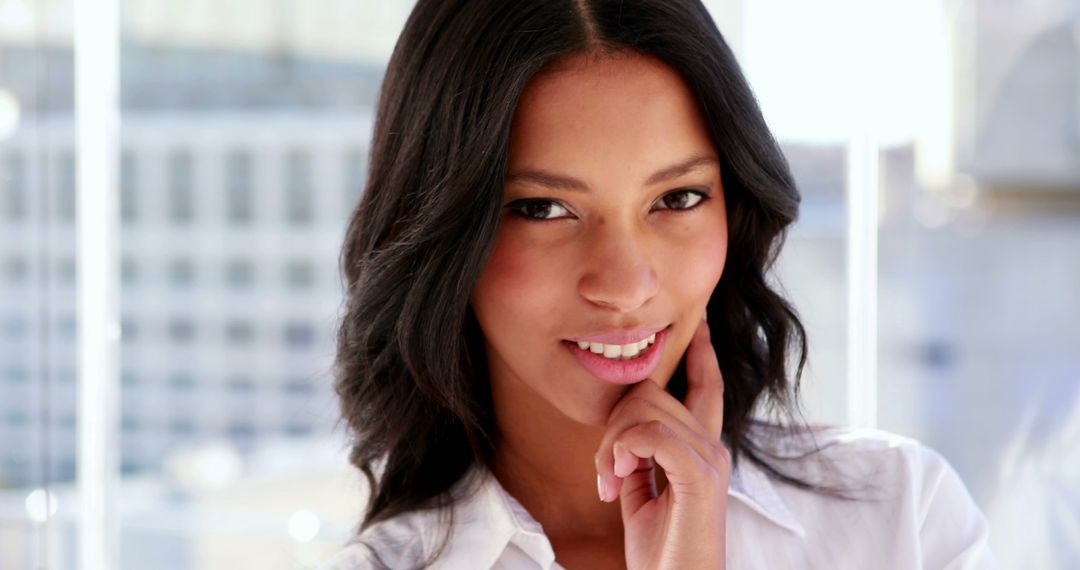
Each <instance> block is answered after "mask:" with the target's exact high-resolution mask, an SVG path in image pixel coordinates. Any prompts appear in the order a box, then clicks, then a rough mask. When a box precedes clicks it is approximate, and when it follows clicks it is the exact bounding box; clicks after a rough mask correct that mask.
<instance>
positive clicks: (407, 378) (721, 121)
mask: <svg viewBox="0 0 1080 570" xmlns="http://www.w3.org/2000/svg"><path fill="white" fill-rule="evenodd" d="M619 52H636V53H641V54H646V55H651V56H655V57H657V58H659V59H660V60H662V61H663V62H665V63H666V64H667V65H669V66H670V67H672V68H673V69H675V70H676V71H677V72H679V73H680V75H681V76H682V78H683V79H684V80H685V81H686V83H687V85H688V86H689V87H690V89H691V91H692V92H693V93H694V95H695V96H696V100H697V103H698V104H699V105H700V108H701V111H702V116H703V117H704V120H705V121H706V122H707V123H708V125H707V127H708V130H709V132H710V134H711V135H712V140H714V141H716V144H717V149H716V150H717V153H718V156H719V157H720V163H721V173H722V182H723V188H724V195H725V200H726V203H727V215H728V220H729V223H728V228H729V229H728V231H729V236H728V239H729V250H728V258H727V262H726V266H725V269H724V272H723V275H722V276H721V279H720V281H719V283H718V285H717V287H716V288H715V290H714V292H713V294H712V297H711V298H710V299H709V303H708V309H707V312H708V320H709V325H710V327H711V328H712V330H713V335H712V339H713V344H714V346H715V348H716V353H717V357H718V359H719V363H720V368H721V370H722V373H723V375H724V381H725V387H726V389H725V392H724V410H725V411H724V426H723V433H724V438H725V441H726V443H727V444H728V447H729V449H730V450H731V452H732V456H733V458H734V460H735V461H736V462H738V461H739V460H741V459H746V460H750V461H753V462H754V463H756V464H758V465H760V466H761V467H763V468H764V469H766V470H767V471H768V472H770V473H771V474H772V475H774V476H775V477H778V478H780V479H783V480H785V481H788V482H789V483H792V484H795V485H798V486H801V487H804V488H813V486H812V485H809V484H807V483H805V482H802V481H801V480H799V479H797V478H794V477H791V476H788V475H785V474H784V473H783V472H781V470H779V469H777V468H776V467H775V464H774V462H772V461H770V460H769V457H770V453H769V451H768V450H767V449H766V448H765V447H762V446H760V445H759V444H758V443H757V442H756V440H755V438H753V437H751V431H752V429H751V428H752V427H753V426H754V425H755V423H756V422H755V420H754V419H753V414H754V412H755V410H760V409H762V408H764V407H766V406H767V407H768V410H769V411H771V412H774V413H775V412H784V413H787V414H788V417H791V418H794V417H795V415H797V412H798V399H797V394H798V385H799V380H800V378H801V375H802V371H803V367H804V366H805V365H806V362H807V341H806V331H805V329H804V328H803V325H802V324H801V322H800V321H799V317H798V314H797V313H796V311H795V310H794V308H793V307H792V305H791V304H790V303H789V302H788V301H786V300H785V298H784V297H783V296H782V295H781V294H780V293H778V292H777V291H774V289H773V288H771V287H770V285H769V284H768V283H767V281H766V273H767V272H768V271H769V269H770V268H771V267H772V266H773V264H774V263H775V261H776V257H777V255H778V254H779V251H780V248H781V246H782V244H783V242H784V240H785V237H786V228H787V227H788V226H789V225H790V224H791V223H792V222H793V221H794V220H795V219H796V217H797V215H798V207H799V202H800V196H799V192H798V191H797V189H796V187H795V183H794V181H793V179H792V176H791V173H790V169H789V167H788V164H787V161H786V159H785V158H784V155H783V153H782V152H781V150H780V147H779V145H778V144H777V142H776V140H775V139H774V138H773V136H772V134H771V133H770V132H769V129H768V127H767V126H766V124H765V121H764V119H763V118H762V114H761V111H760V109H759V107H758V104H757V101H756V100H755V98H754V95H753V93H752V92H751V89H750V87H749V85H748V84H747V81H746V79H745V78H744V76H743V74H742V71H741V70H740V68H739V65H738V63H737V62H736V60H735V57H734V55H733V54H732V52H731V50H730V49H729V48H728V46H727V44H726V43H725V41H724V39H723V37H722V36H721V34H720V31H719V30H718V29H717V27H716V25H715V24H714V23H713V19H712V18H711V17H710V15H709V14H708V12H707V11H706V9H705V8H704V7H703V6H702V4H701V2H700V1H698V0H519V1H515V2H507V1H506V0H420V1H419V2H417V4H416V6H415V8H414V9H413V11H412V14H411V15H410V17H409V19H408V21H407V23H406V25H405V28H404V31H403V32H402V34H401V36H400V38H399V40H398V42H397V45H396V46H395V48H394V51H393V55H392V56H391V58H390V63H389V66H388V68H387V72H386V76H385V79H384V82H383V85H382V88H381V91H380V95H379V103H378V109H377V115H376V121H375V129H374V133H373V140H372V145H371V150H370V160H369V163H370V166H369V176H368V180H367V182H366V187H365V191H364V194H363V196H362V198H361V200H360V203H359V205H358V206H357V208H356V210H355V211H354V212H353V214H352V217H351V220H350V222H349V224H348V229H347V232H346V235H345V240H344V245H343V248H342V251H341V257H340V265H341V270H342V273H343V276H344V279H345V281H346V283H345V290H346V298H345V313H344V315H343V318H342V320H341V322H340V326H339V328H338V335H337V355H336V361H335V365H334V378H335V379H334V389H335V391H336V393H337V395H338V397H339V398H340V409H341V416H342V420H344V421H345V422H346V423H347V424H348V430H349V434H350V436H351V438H352V439H351V453H350V461H351V463H352V464H353V465H355V466H356V467H357V468H358V469H360V470H361V471H363V473H364V476H365V477H366V479H367V481H368V483H369V489H370V495H369V501H368V505H367V512H366V515H365V517H364V518H363V520H362V523H361V525H360V527H359V533H361V534H362V533H363V532H364V531H365V530H366V529H368V528H370V527H371V526H372V525H374V524H375V523H377V522H379V521H384V520H387V519H391V518H393V517H395V516H397V515H400V514H403V513H406V512H409V511H415V510H421V509H439V510H440V512H441V511H443V510H445V509H443V507H447V506H450V507H451V509H449V510H450V513H451V514H450V519H449V523H450V524H449V525H448V526H449V527H452V521H453V514H452V510H453V509H452V501H451V498H450V497H449V493H448V491H449V490H450V489H451V488H452V487H453V486H454V485H455V483H457V482H458V481H459V480H462V478H463V476H464V475H465V474H466V473H467V472H468V471H469V469H470V467H471V466H472V465H474V463H476V462H483V463H484V464H486V465H488V466H489V467H490V466H491V465H492V457H493V450H494V449H495V442H496V438H497V437H498V433H497V426H496V424H495V421H494V415H493V412H492V402H491V395H490V384H489V379H488V376H487V368H486V360H485V354H484V347H483V338H482V331H481V330H480V328H479V325H478V324H477V321H476V318H475V315H474V314H473V312H472V309H471V308H470V306H469V295H470V293H471V291H472V290H473V288H474V285H475V283H476V281H477V278H478V277H479V275H480V273H481V271H482V270H483V268H484V265H485V262H486V260H487V258H488V255H489V253H490V252H491V249H492V246H493V243H494V240H495V236H496V232H497V230H498V226H499V219H500V211H501V200H502V192H503V181H504V176H505V173H506V165H507V146H508V140H509V135H510V125H511V119H512V117H513V115H514V110H515V108H516V105H517V102H518V99H519V97H520V96H521V94H522V92H523V90H524V89H525V87H526V85H527V84H528V83H529V81H530V79H531V78H532V77H534V76H535V75H536V74H537V73H539V72H541V71H542V70H545V69H546V68H549V67H550V66H552V65H554V64H557V63H558V60H559V59H560V58H565V57H567V56H570V55H574V54H589V55H601V56H602V55H604V54H617V53H619ZM792 346H794V348H795V349H796V351H797V359H796V362H797V368H796V371H795V373H794V374H793V375H789V373H788V369H789V363H788V357H789V351H790V349H791V347H792ZM686 388H687V385H686V373H685V359H684V361H683V362H682V363H680V365H679V367H678V369H677V370H676V371H675V373H674V375H673V377H672V378H671V380H670V381H669V384H668V391H669V392H670V393H671V394H672V395H674V396H676V397H678V398H679V399H680V400H681V399H682V398H683V397H684V396H685V393H686ZM448 538H449V533H447V535H446V536H445V539H444V540H443V541H442V545H441V546H440V547H439V549H438V550H439V553H441V551H442V549H443V548H444V547H445V546H446V544H447V540H448ZM437 556H438V554H436V555H435V556H433V558H432V559H434V558H436V557H437ZM429 561H430V560H429Z"/></svg>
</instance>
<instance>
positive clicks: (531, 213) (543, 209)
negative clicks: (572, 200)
mask: <svg viewBox="0 0 1080 570" xmlns="http://www.w3.org/2000/svg"><path fill="white" fill-rule="evenodd" d="M506 209H507V210H509V211H510V212H512V213H514V214H515V215H518V216H521V217H523V218H525V219H527V220H535V221H538V222H542V221H546V220H557V219H560V218H565V217H566V216H565V215H555V216H553V215H552V213H553V212H554V213H555V214H559V213H560V211H561V212H562V213H563V214H569V212H568V211H567V210H566V208H564V207H562V206H561V205H560V204H559V203H558V202H555V201H553V200H518V201H517V202H513V203H511V204H509V205H507V206H506Z"/></svg>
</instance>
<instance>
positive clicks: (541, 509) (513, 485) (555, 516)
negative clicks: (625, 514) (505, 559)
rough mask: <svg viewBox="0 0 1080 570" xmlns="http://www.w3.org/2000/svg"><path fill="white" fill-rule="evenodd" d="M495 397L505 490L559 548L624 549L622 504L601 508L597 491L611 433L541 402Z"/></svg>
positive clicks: (499, 470) (498, 467) (498, 461)
mask: <svg viewBox="0 0 1080 570" xmlns="http://www.w3.org/2000/svg"><path fill="white" fill-rule="evenodd" d="M492 396H493V398H494V399H495V402H494V404H495V410H496V415H497V421H498V424H499V441H498V442H497V444H496V446H495V447H496V449H495V465H494V469H493V472H494V475H495V477H496V478H497V479H498V480H499V483H500V484H501V485H502V486H503V488H505V489H506V491H507V492H508V493H510V494H511V495H513V497H514V498H515V499H517V501H518V502H519V503H521V505H522V506H523V507H525V509H526V510H528V511H529V514H531V515H532V516H533V518H535V519H536V520H537V521H538V522H539V523H540V524H541V525H542V526H543V527H544V532H545V534H547V536H548V538H549V539H550V540H551V541H552V542H553V543H555V542H558V541H559V540H560V539H562V538H564V537H576V538H578V539H602V540H612V541H614V540H618V541H619V542H620V543H621V541H622V536H623V526H622V513H621V511H620V506H619V502H618V501H614V502H611V503H604V502H601V501H600V497H599V496H598V494H597V491H596V466H595V463H594V460H593V458H594V456H595V454H596V450H597V449H598V448H599V447H600V440H601V438H602V437H603V436H604V433H605V428H604V427H603V426H599V427H598V426H591V425H586V424H582V423H578V422H575V421H573V420H571V419H570V418H567V417H566V416H565V415H563V414H562V413H561V412H559V411H558V410H556V409H554V408H552V407H550V406H546V405H544V404H543V403H540V402H542V400H540V399H538V398H534V399H532V400H531V401H529V402H525V401H523V400H521V399H519V398H513V397H510V396H509V394H507V393H501V391H498V390H495V391H493V394H492ZM525 404H528V407H527V408H526V406H525ZM538 404H539V405H538Z"/></svg>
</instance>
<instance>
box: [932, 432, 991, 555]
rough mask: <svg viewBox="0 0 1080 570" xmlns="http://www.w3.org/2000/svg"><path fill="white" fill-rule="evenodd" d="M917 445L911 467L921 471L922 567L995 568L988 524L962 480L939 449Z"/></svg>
mask: <svg viewBox="0 0 1080 570" xmlns="http://www.w3.org/2000/svg"><path fill="white" fill-rule="evenodd" d="M917 447H918V452H917V459H916V461H914V462H913V463H914V464H915V465H913V467H915V469H917V470H920V469H921V473H922V475H921V482H922V485H921V492H920V495H919V499H918V500H919V513H920V528H919V539H920V544H921V546H922V548H921V551H922V567H923V568H925V569H926V570H937V569H948V570H997V569H998V568H999V566H998V564H997V561H996V560H995V559H994V556H993V554H992V553H991V551H990V544H989V540H990V528H989V525H988V524H987V522H986V517H985V516H983V514H982V512H981V511H979V507H978V506H977V505H976V504H975V501H974V500H973V499H972V497H971V494H970V493H968V490H967V487H965V486H964V482H963V481H962V480H961V479H960V476H959V475H958V474H957V473H956V471H955V470H954V469H953V468H952V466H951V465H949V463H948V461H946V460H945V458H944V457H942V456H941V455H940V454H939V453H937V452H936V451H934V450H933V449H930V448H929V447H927V446H925V445H918V446H917ZM916 473H918V471H916ZM919 479H920V478H919V477H917V478H916V480H919Z"/></svg>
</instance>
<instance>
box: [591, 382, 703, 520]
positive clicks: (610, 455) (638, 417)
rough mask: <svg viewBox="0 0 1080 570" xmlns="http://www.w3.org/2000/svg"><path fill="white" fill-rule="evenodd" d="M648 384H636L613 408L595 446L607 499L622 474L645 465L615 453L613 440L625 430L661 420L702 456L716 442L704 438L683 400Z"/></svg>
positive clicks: (614, 492)
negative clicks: (600, 437) (604, 430)
mask: <svg viewBox="0 0 1080 570" xmlns="http://www.w3.org/2000/svg"><path fill="white" fill-rule="evenodd" d="M648 384H652V383H651V382H642V383H640V384H639V385H638V386H635V388H634V390H633V391H632V392H630V393H627V395H626V396H624V397H623V399H622V400H621V401H620V402H619V403H618V404H617V405H616V407H615V409H614V410H612V413H611V416H610V417H609V419H608V429H607V431H606V432H605V433H604V437H603V438H602V439H601V441H600V446H599V447H598V448H597V452H596V457H595V462H596V470H597V474H598V475H599V476H600V478H601V480H602V481H603V485H602V486H603V488H604V489H605V490H607V493H606V495H607V497H608V498H609V499H610V500H614V499H615V497H616V496H618V494H619V491H620V490H621V487H622V485H623V480H622V479H623V477H625V476H626V475H627V474H628V473H630V472H632V471H636V470H638V469H643V468H646V467H647V465H646V464H645V463H644V462H639V461H637V460H635V459H633V458H632V457H628V456H626V455H625V454H623V455H620V454H616V453H615V450H614V446H615V442H616V440H617V439H618V437H619V436H620V435H621V434H622V433H623V432H625V431H626V430H628V429H630V428H633V427H634V426H637V425H640V424H645V423H649V422H651V421H660V422H661V423H663V424H664V425H666V426H668V428H669V429H671V430H672V431H673V432H674V433H675V434H676V435H677V436H678V437H679V438H680V439H682V440H683V441H685V442H687V443H688V444H690V445H691V446H693V447H694V448H695V449H696V450H697V452H698V453H699V454H701V455H703V456H707V455H708V454H709V453H711V451H710V447H713V446H715V445H716V443H715V442H711V441H709V439H707V438H708V437H709V436H708V435H707V433H706V432H705V428H704V427H703V426H702V425H701V424H700V423H699V422H698V421H697V419H696V418H695V417H694V416H693V415H692V414H691V413H690V412H689V410H687V409H686V408H685V407H684V406H683V404H682V402H680V401H678V400H677V399H675V397H673V396H672V395H671V394H669V393H667V392H666V391H665V390H663V389H662V388H660V387H659V386H656V385H655V384H652V386H651V387H650V386H648ZM687 422H689V424H688V423H687ZM650 484H651V486H652V487H653V488H655V486H656V482H655V478H653V479H652V480H651V481H650ZM654 496H655V493H654Z"/></svg>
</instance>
